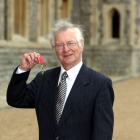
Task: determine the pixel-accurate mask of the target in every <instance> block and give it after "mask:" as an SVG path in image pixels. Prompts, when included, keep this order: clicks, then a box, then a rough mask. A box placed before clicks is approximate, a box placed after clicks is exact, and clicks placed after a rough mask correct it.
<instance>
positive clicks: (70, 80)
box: [58, 61, 83, 108]
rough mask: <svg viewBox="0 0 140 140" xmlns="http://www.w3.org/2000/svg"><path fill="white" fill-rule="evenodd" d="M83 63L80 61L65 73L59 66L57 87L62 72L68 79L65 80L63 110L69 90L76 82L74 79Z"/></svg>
mask: <svg viewBox="0 0 140 140" xmlns="http://www.w3.org/2000/svg"><path fill="white" fill-rule="evenodd" d="M82 64H83V62H82V61H81V62H80V63H78V64H77V65H76V66H74V67H73V68H71V69H69V70H68V71H66V70H65V69H64V68H63V67H62V66H61V71H60V75H59V80H58V85H59V82H60V78H61V75H62V73H63V72H65V71H66V72H67V74H68V78H67V79H66V83H67V91H66V96H65V101H64V105H63V108H64V106H65V103H66V101H67V98H68V96H69V93H70V91H71V88H72V86H73V84H74V82H75V80H76V77H77V75H78V73H79V71H80V69H81V66H82Z"/></svg>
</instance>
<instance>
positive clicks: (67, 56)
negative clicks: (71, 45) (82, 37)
mask: <svg viewBox="0 0 140 140" xmlns="http://www.w3.org/2000/svg"><path fill="white" fill-rule="evenodd" d="M69 56H72V54H69V55H64V57H69Z"/></svg>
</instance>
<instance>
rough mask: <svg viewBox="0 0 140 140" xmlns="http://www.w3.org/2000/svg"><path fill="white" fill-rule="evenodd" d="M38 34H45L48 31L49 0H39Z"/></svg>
mask: <svg viewBox="0 0 140 140" xmlns="http://www.w3.org/2000/svg"><path fill="white" fill-rule="evenodd" d="M39 11H40V14H39V18H40V19H39V34H40V36H45V35H47V33H48V31H49V0H40V10H39Z"/></svg>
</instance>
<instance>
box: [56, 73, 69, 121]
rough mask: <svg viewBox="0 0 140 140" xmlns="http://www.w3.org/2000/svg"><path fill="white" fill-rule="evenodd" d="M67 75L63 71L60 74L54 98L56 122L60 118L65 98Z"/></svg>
mask: <svg viewBox="0 0 140 140" xmlns="http://www.w3.org/2000/svg"><path fill="white" fill-rule="evenodd" d="M67 77H68V74H67V73H66V72H64V73H63V74H62V76H61V80H60V83H59V86H58V95H57V100H56V121H57V123H58V122H59V120H60V117H61V114H62V111H63V105H64V100H65V95H66V91H67V83H66V78H67Z"/></svg>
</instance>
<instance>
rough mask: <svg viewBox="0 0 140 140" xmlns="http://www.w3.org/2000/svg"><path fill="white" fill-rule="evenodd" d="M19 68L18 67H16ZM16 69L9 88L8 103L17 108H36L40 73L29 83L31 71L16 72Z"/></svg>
mask: <svg viewBox="0 0 140 140" xmlns="http://www.w3.org/2000/svg"><path fill="white" fill-rule="evenodd" d="M16 70H17V69H16ZM16 70H15V71H14V73H13V75H12V78H11V80H10V82H9V85H8V88H7V103H8V104H9V105H10V106H13V107H17V108H34V107H35V102H36V100H37V99H36V98H37V94H38V89H39V86H40V84H41V83H40V80H41V78H40V74H38V75H37V76H36V77H35V79H34V80H32V81H31V82H30V83H29V84H27V79H28V76H29V73H30V71H28V72H25V73H22V74H16V73H15V72H16Z"/></svg>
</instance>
